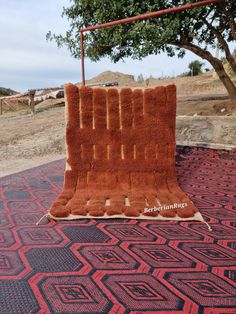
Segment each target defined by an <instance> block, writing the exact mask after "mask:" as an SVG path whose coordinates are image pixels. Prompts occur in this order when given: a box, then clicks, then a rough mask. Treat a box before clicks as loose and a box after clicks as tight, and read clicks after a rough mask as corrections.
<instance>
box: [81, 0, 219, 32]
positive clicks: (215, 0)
mask: <svg viewBox="0 0 236 314" xmlns="http://www.w3.org/2000/svg"><path fill="white" fill-rule="evenodd" d="M223 1H225V0H204V1H199V2H194V3H188V4H184V5H181V6H178V7H174V8H169V9H164V10H160V11H154V12H151V13H146V14H141V15H137V16H132V17H128V18H125V19H121V20H117V21H112V22H108V23H103V24H97V25H94V26H89V27H85V28H82V29H81V30H80V32H87V31H94V30H95V29H99V28H105V27H110V26H114V25H118V24H124V23H130V22H134V21H138V20H144V19H148V18H152V17H156V16H160V15H163V14H169V13H173V12H179V11H184V10H189V9H192V8H197V7H201V6H206V5H208V4H216V3H220V2H223Z"/></svg>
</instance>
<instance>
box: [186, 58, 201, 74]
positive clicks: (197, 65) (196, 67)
mask: <svg viewBox="0 0 236 314" xmlns="http://www.w3.org/2000/svg"><path fill="white" fill-rule="evenodd" d="M203 65H204V63H203V62H201V61H199V60H194V61H192V62H190V63H189V65H188V68H189V70H190V73H189V75H192V76H196V75H199V74H201V73H202V67H203Z"/></svg>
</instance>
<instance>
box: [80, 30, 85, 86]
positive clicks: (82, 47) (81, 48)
mask: <svg viewBox="0 0 236 314" xmlns="http://www.w3.org/2000/svg"><path fill="white" fill-rule="evenodd" d="M80 51H81V70H82V84H83V85H85V72H84V35H83V32H82V30H80Z"/></svg>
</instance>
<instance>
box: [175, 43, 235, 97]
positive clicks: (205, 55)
mask: <svg viewBox="0 0 236 314" xmlns="http://www.w3.org/2000/svg"><path fill="white" fill-rule="evenodd" d="M171 44H172V45H175V46H178V47H180V48H185V49H188V50H190V51H192V52H193V53H195V54H196V55H198V56H199V57H201V58H202V59H205V60H207V61H208V62H209V63H210V64H211V65H212V66H213V68H214V70H215V71H216V73H217V74H218V76H219V78H220V80H221V82H222V83H223V84H224V86H225V88H226V90H227V92H228V93H229V97H230V99H231V100H234V101H235V100H236V86H235V85H234V83H233V82H232V81H231V79H230V77H229V76H228V74H227V73H226V71H225V69H224V67H223V64H222V62H221V60H219V59H217V58H215V57H213V56H212V54H211V53H210V52H209V51H206V50H203V49H202V48H200V47H199V46H196V45H194V44H191V43H188V42H183V41H179V42H174V43H171Z"/></svg>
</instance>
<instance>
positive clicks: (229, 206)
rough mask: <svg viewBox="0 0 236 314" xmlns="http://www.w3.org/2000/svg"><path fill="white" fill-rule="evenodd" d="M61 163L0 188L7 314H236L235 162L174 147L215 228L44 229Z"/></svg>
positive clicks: (111, 225)
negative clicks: (41, 219)
mask: <svg viewBox="0 0 236 314" xmlns="http://www.w3.org/2000/svg"><path fill="white" fill-rule="evenodd" d="M64 164H65V161H64V160H59V161H55V162H52V163H49V164H46V165H43V166H39V167H37V168H33V169H30V170H27V171H24V172H21V173H18V174H14V175H10V176H7V177H4V178H1V179H0V193H1V199H0V313H4V314H6V313H7V314H15V313H16V314H21V313H22V314H27V313H31V314H32V313H44V314H45V313H67V314H69V313H120V314H121V313H172V314H175V313H176V314H177V313H190V314H191V313H192V314H194V313H218V314H220V313H221V314H223V313H236V298H235V295H236V289H235V280H236V251H235V250H236V215H235V210H236V152H224V151H215V150H210V149H202V148H186V147H185V148H183V147H177V153H176V166H177V176H178V180H179V184H180V186H181V188H182V189H183V190H184V191H185V192H186V193H187V195H188V196H189V197H190V198H191V200H192V201H193V202H194V204H195V205H196V206H197V207H198V209H199V210H200V212H201V213H202V215H203V217H204V218H205V220H206V221H207V222H208V223H209V224H210V225H211V227H212V229H213V231H212V232H210V231H209V230H208V229H207V226H206V225H205V224H204V223H201V222H176V221H172V222H168V221H167V222H166V221H153V220H151V219H150V220H147V221H146V220H145V221H140V220H135V219H132V220H129V219H122V220H121V219H108V220H105V221H104V220H102V219H100V220H99V219H90V220H89V219H84V220H79V221H59V222H55V221H53V220H51V221H46V219H45V220H43V221H42V223H41V224H40V225H39V226H36V225H35V224H36V222H37V221H38V220H39V219H40V218H41V217H42V215H43V214H45V213H46V212H47V210H48V209H49V207H50V205H51V204H52V202H53V201H54V200H55V198H56V197H57V195H58V194H59V191H60V190H61V188H62V185H63V174H64Z"/></svg>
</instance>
